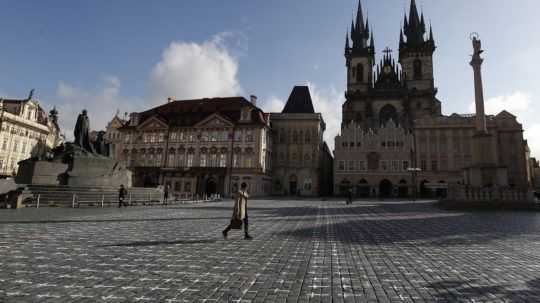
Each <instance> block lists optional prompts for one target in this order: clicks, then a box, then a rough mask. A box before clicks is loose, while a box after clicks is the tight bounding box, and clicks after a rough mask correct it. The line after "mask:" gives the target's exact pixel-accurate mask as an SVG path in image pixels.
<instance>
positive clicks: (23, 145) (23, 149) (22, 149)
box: [21, 142, 26, 154]
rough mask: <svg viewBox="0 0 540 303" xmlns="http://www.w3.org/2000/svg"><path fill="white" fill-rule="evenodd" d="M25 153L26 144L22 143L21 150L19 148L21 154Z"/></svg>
mask: <svg viewBox="0 0 540 303" xmlns="http://www.w3.org/2000/svg"><path fill="white" fill-rule="evenodd" d="M25 152H26V142H23V144H22V148H21V153H23V154H24V153H25Z"/></svg>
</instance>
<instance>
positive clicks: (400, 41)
mask: <svg viewBox="0 0 540 303" xmlns="http://www.w3.org/2000/svg"><path fill="white" fill-rule="evenodd" d="M404 43H405V39H404V38H403V30H402V29H400V30H399V45H402V44H404Z"/></svg>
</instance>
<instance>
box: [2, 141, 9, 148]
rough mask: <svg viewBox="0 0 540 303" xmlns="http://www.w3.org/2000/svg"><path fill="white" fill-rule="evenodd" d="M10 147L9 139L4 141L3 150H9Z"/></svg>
mask: <svg viewBox="0 0 540 303" xmlns="http://www.w3.org/2000/svg"><path fill="white" fill-rule="evenodd" d="M7 146H8V139H4V143H3V144H2V150H7V148H8V147H7Z"/></svg>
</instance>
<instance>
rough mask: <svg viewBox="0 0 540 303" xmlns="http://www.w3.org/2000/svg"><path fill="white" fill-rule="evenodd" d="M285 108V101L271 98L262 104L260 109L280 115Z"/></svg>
mask: <svg viewBox="0 0 540 303" xmlns="http://www.w3.org/2000/svg"><path fill="white" fill-rule="evenodd" d="M284 107H285V101H283V100H281V99H279V98H278V97H275V96H272V97H270V98H269V99H268V100H267V101H265V102H264V103H263V104H262V108H263V110H264V111H265V112H268V113H281V111H282V110H283V108H284Z"/></svg>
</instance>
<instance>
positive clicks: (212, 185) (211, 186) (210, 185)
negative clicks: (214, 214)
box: [206, 178, 217, 196]
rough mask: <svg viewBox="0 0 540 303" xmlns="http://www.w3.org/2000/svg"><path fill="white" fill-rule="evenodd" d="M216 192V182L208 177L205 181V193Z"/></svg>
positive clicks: (212, 193)
mask: <svg viewBox="0 0 540 303" xmlns="http://www.w3.org/2000/svg"><path fill="white" fill-rule="evenodd" d="M214 194H217V183H216V181H215V180H214V178H209V179H208V180H207V181H206V195H207V196H211V195H214Z"/></svg>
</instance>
